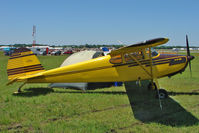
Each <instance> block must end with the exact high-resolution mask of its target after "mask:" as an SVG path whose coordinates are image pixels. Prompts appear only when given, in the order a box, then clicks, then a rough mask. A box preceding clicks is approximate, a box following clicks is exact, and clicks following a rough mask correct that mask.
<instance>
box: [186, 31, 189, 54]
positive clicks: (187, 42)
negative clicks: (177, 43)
mask: <svg viewBox="0 0 199 133" xmlns="http://www.w3.org/2000/svg"><path fill="white" fill-rule="evenodd" d="M186 44H187V56H190V50H189V41H188V36H187V35H186Z"/></svg>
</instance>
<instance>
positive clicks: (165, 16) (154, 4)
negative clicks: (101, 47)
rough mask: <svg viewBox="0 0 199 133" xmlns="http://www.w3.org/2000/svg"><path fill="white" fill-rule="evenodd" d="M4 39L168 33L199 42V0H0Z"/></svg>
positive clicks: (178, 40) (57, 40)
mask: <svg viewBox="0 0 199 133" xmlns="http://www.w3.org/2000/svg"><path fill="white" fill-rule="evenodd" d="M0 3H1V4H0V16H1V17H0V45H3V44H17V43H18V44H19V43H20V44H22V43H26V44H31V43H32V42H33V38H32V29H33V25H36V42H37V43H38V44H49V45H84V44H86V43H87V44H126V45H130V44H134V43H137V42H141V41H144V40H148V39H153V38H158V37H168V38H169V39H170V41H169V42H168V43H167V45H169V46H176V45H185V35H186V34H188V36H189V43H190V45H191V46H199V1H198V0H164V1H163V0H0Z"/></svg>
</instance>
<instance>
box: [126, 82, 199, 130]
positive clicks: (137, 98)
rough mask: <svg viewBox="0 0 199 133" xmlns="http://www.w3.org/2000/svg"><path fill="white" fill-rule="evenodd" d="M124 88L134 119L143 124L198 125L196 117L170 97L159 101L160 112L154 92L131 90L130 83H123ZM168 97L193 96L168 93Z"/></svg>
mask: <svg viewBox="0 0 199 133" xmlns="http://www.w3.org/2000/svg"><path fill="white" fill-rule="evenodd" d="M125 88H126V92H127V95H128V98H129V101H130V103H131V108H132V111H133V114H134V117H135V118H136V119H138V120H140V121H142V122H144V123H151V122H155V123H160V124H164V125H169V126H177V127H179V126H191V125H196V124H198V123H199V120H198V119H197V118H196V117H194V116H193V115H192V114H191V113H190V112H188V111H187V110H185V109H184V108H183V107H182V106H181V105H180V104H179V103H177V102H176V101H175V100H173V99H172V98H170V97H169V98H167V99H163V100H161V103H162V107H163V109H162V110H161V109H160V105H159V100H158V99H156V98H155V91H148V90H147V89H146V88H138V89H135V88H132V86H131V83H130V82H126V83H125ZM169 95H193V94H192V93H185V92H182V93H181V92H179V93H177V92H169ZM197 95H198V94H197Z"/></svg>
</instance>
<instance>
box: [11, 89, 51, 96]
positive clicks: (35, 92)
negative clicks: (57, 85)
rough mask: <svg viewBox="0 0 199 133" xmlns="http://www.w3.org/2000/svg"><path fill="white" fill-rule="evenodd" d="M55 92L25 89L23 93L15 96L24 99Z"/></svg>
mask: <svg viewBox="0 0 199 133" xmlns="http://www.w3.org/2000/svg"><path fill="white" fill-rule="evenodd" d="M51 92H54V90H53V89H51V88H41V87H40V88H28V89H24V90H23V91H22V92H20V93H17V94H13V95H14V96H23V97H33V96H39V95H46V94H48V93H51Z"/></svg>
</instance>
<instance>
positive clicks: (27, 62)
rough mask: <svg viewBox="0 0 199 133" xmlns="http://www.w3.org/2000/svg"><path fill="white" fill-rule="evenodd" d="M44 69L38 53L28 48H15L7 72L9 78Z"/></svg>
mask: <svg viewBox="0 0 199 133" xmlns="http://www.w3.org/2000/svg"><path fill="white" fill-rule="evenodd" d="M43 71H45V70H44V68H43V66H42V65H41V63H40V62H39V60H38V58H37V57H36V55H35V54H34V53H33V52H32V51H31V50H29V49H27V48H18V49H15V51H14V53H13V54H12V55H11V57H10V59H9V60H8V65H7V74H8V79H9V80H13V79H15V78H17V77H21V76H26V75H31V74H35V73H39V72H43Z"/></svg>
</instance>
